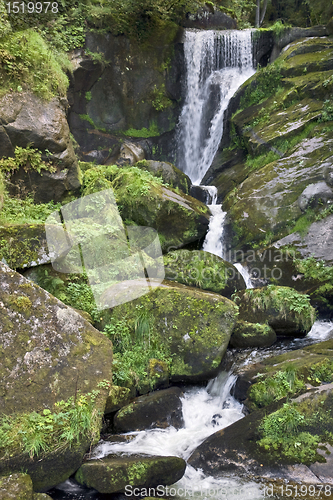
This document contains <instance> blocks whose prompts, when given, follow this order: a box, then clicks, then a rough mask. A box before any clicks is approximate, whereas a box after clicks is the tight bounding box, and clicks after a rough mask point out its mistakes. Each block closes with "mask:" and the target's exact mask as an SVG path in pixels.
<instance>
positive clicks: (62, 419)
mask: <svg viewBox="0 0 333 500" xmlns="http://www.w3.org/2000/svg"><path fill="white" fill-rule="evenodd" d="M99 393H100V391H99V390H98V389H96V390H94V391H93V392H92V393H88V394H78V395H77V397H75V398H74V397H72V398H70V399H68V400H67V401H59V402H58V403H55V404H54V407H53V408H52V409H48V408H46V409H44V410H43V411H41V412H37V411H33V412H31V413H22V414H16V415H3V416H1V417H0V454H1V455H2V456H3V457H7V456H10V455H12V454H13V453H15V454H19V453H20V452H21V453H28V454H29V455H30V457H31V458H33V457H34V456H37V455H40V454H41V453H43V452H44V453H46V452H52V451H55V450H59V449H61V448H65V447H71V446H72V445H74V444H75V443H78V442H79V441H80V440H81V439H82V438H83V437H85V438H88V439H90V440H91V441H95V442H96V441H97V440H98V439H99V429H100V422H101V417H102V413H101V412H100V411H99V410H98V409H97V408H96V398H97V397H98V395H99Z"/></svg>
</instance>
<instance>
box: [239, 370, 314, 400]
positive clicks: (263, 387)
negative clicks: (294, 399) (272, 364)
mask: <svg viewBox="0 0 333 500" xmlns="http://www.w3.org/2000/svg"><path fill="white" fill-rule="evenodd" d="M304 388H305V384H304V381H303V377H302V376H299V375H298V374H297V370H296V368H295V366H294V365H292V364H290V365H287V366H286V367H285V368H284V369H283V370H278V371H277V372H275V373H274V374H273V375H269V376H267V377H266V378H265V379H264V380H260V381H259V382H256V383H255V384H253V385H252V386H251V387H250V389H249V392H248V397H249V399H250V401H251V402H252V403H254V404H255V405H256V406H257V407H258V408H261V407H264V406H267V405H269V404H271V403H273V401H278V400H279V399H282V398H285V397H286V396H293V395H295V394H297V393H298V392H299V391H301V390H302V389H304Z"/></svg>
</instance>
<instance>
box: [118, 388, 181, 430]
mask: <svg viewBox="0 0 333 500" xmlns="http://www.w3.org/2000/svg"><path fill="white" fill-rule="evenodd" d="M181 396H182V391H181V390H180V389H179V388H178V387H171V388H170V389H165V390H162V391H157V392H154V393H152V394H150V395H148V396H140V397H138V398H135V399H134V401H133V402H132V403H130V404H129V405H127V406H124V407H123V408H121V410H119V411H118V412H117V413H116V415H115V418H114V426H115V429H116V431H117V432H131V431H142V430H145V429H148V428H150V427H151V428H162V429H165V428H166V427H169V426H170V425H172V426H173V427H175V428H176V429H179V428H180V427H182V424H183V417H182V404H181V399H180V397H181Z"/></svg>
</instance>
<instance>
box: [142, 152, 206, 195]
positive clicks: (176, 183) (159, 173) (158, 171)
mask: <svg viewBox="0 0 333 500" xmlns="http://www.w3.org/2000/svg"><path fill="white" fill-rule="evenodd" d="M137 166H138V167H139V168H143V169H144V170H148V171H149V172H150V173H151V174H153V175H155V176H156V177H161V178H162V179H163V182H165V183H166V184H169V185H170V187H172V188H178V189H180V190H181V191H183V193H185V194H190V195H191V196H193V194H192V193H189V189H190V186H191V180H190V178H189V177H188V176H187V175H186V174H184V172H182V171H181V170H179V168H177V167H175V166H174V165H173V164H172V163H168V162H165V161H154V160H145V162H144V164H138V165H137ZM194 198H197V197H196V196H194ZM197 199H199V198H197ZM200 201H202V202H203V203H205V200H201V199H200Z"/></svg>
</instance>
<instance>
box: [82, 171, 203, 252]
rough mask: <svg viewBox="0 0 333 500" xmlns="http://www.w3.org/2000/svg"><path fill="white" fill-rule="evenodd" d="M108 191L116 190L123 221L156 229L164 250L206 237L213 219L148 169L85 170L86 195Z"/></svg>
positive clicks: (191, 199) (189, 198)
mask: <svg viewBox="0 0 333 500" xmlns="http://www.w3.org/2000/svg"><path fill="white" fill-rule="evenodd" d="M107 188H112V189H113V190H114V193H115V198H116V202H117V204H118V207H119V211H120V214H121V216H122V218H123V220H124V221H127V223H128V224H133V223H134V224H136V225H139V226H149V227H152V228H154V229H156V230H157V232H158V234H159V237H160V242H161V246H162V249H163V251H169V250H171V249H176V248H180V247H182V246H184V245H187V244H189V243H191V242H195V241H198V240H200V239H202V238H203V237H204V235H205V234H206V231H207V228H208V222H209V217H210V211H209V209H208V208H207V207H206V205H204V204H203V203H201V202H200V201H198V200H196V199H195V198H192V197H191V196H188V195H186V194H184V193H177V192H176V190H174V189H172V188H169V187H168V186H167V185H165V184H164V183H163V181H162V180H161V179H159V178H157V177H155V176H153V175H152V174H151V173H150V172H148V171H146V170H141V169H139V168H137V167H123V168H119V167H117V166H116V165H109V166H98V167H96V166H92V168H90V169H88V170H86V171H85V173H84V190H83V194H85V195H88V194H91V193H95V192H98V191H100V190H101V189H107Z"/></svg>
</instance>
